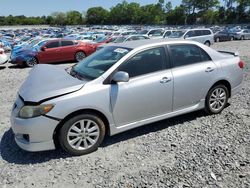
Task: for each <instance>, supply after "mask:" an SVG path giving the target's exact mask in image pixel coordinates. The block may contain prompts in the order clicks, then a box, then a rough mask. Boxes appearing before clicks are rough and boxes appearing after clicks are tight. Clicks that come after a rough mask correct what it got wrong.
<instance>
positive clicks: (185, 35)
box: [168, 29, 214, 46]
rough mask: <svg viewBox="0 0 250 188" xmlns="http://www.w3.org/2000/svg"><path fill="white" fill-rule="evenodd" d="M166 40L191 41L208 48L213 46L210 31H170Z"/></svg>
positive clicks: (212, 35)
mask: <svg viewBox="0 0 250 188" xmlns="http://www.w3.org/2000/svg"><path fill="white" fill-rule="evenodd" d="M168 38H181V39H186V40H193V41H197V42H200V43H202V44H205V45H207V46H210V45H212V44H214V34H213V32H212V30H211V29H187V30H176V31H172V34H171V35H169V36H168Z"/></svg>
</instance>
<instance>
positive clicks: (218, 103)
mask: <svg viewBox="0 0 250 188" xmlns="http://www.w3.org/2000/svg"><path fill="white" fill-rule="evenodd" d="M228 97H229V91H228V89H227V87H226V86H224V85H217V86H214V87H213V88H211V89H210V90H209V92H208V94H207V97H206V101H205V103H206V104H205V111H206V112H207V113H208V114H218V113H220V112H221V111H222V110H223V109H224V108H225V106H226V105H227V103H228Z"/></svg>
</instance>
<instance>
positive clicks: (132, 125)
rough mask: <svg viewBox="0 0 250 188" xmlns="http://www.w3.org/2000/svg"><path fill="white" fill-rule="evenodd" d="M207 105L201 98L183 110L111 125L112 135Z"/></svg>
mask: <svg viewBox="0 0 250 188" xmlns="http://www.w3.org/2000/svg"><path fill="white" fill-rule="evenodd" d="M204 107H205V100H204V99H203V100H201V101H200V102H199V103H198V104H195V105H194V106H191V107H188V108H185V109H181V110H177V111H175V112H170V113H167V114H163V115H159V116H155V117H151V118H148V119H144V120H141V121H136V122H133V123H130V124H126V125H122V126H120V127H116V126H115V125H114V124H113V125H110V135H111V136H113V135H115V134H119V133H122V132H124V131H127V130H130V129H134V128H137V127H140V126H143V125H146V124H150V123H154V122H157V121H161V120H164V119H168V118H172V117H175V116H178V115H182V114H186V113H189V112H193V111H197V110H201V109H203V108H204Z"/></svg>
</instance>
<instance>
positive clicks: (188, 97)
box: [168, 44, 217, 111]
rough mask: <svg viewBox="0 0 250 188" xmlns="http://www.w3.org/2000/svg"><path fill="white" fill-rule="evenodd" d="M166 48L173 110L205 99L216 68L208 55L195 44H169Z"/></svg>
mask: <svg viewBox="0 0 250 188" xmlns="http://www.w3.org/2000/svg"><path fill="white" fill-rule="evenodd" d="M168 49H169V52H170V57H171V62H172V73H173V78H174V94H173V111H177V110H181V109H184V108H187V107H191V106H194V105H196V104H198V103H199V102H200V101H201V100H202V99H205V96H206V94H207V91H208V90H209V88H210V87H211V86H212V85H213V83H214V80H215V75H216V72H217V69H216V65H215V63H214V62H213V61H212V60H211V58H210V57H209V55H208V54H207V53H206V52H205V51H204V50H203V49H201V48H200V47H199V46H197V45H193V44H178V45H169V46H168Z"/></svg>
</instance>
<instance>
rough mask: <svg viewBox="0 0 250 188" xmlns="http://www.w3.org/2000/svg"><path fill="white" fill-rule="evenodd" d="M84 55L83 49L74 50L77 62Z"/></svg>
mask: <svg viewBox="0 0 250 188" xmlns="http://www.w3.org/2000/svg"><path fill="white" fill-rule="evenodd" d="M85 57H86V54H85V53H84V52H83V51H79V52H76V54H75V60H76V61H77V62H80V61H82V60H83V59H84V58H85Z"/></svg>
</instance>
